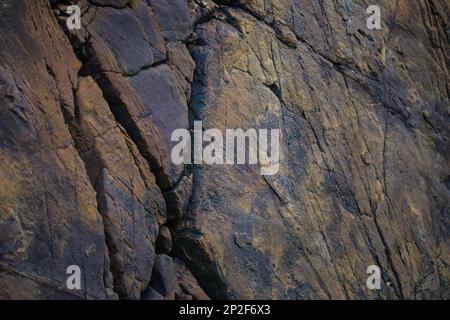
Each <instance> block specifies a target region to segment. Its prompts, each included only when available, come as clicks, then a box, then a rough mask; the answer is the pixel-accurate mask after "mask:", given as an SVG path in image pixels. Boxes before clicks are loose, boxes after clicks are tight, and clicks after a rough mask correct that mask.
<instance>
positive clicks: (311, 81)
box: [0, 0, 450, 300]
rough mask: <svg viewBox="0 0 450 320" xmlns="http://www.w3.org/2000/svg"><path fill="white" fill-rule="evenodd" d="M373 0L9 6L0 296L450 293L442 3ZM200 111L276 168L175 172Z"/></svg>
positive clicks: (3, 66) (152, 0) (446, 35)
mask: <svg viewBox="0 0 450 320" xmlns="http://www.w3.org/2000/svg"><path fill="white" fill-rule="evenodd" d="M378 2H379V3H378V4H379V5H380V7H381V12H382V28H381V29H380V30H369V29H368V28H367V27H366V19H367V17H368V14H367V13H366V8H367V7H368V6H369V5H370V4H372V3H368V2H367V1H346V0H330V1H311V0H268V1H256V0H236V1H233V0H230V1H219V0H217V1H212V0H170V1H166V0H120V1H119V0H90V1H87V0H80V1H56V0H39V1H25V0H14V1H12V0H0V31H2V32H1V33H0V299H20V298H22V299H23V298H24V299H47V298H51V299H117V298H121V299H148V300H150V299H156V300H158V299H208V298H209V297H210V298H230V299H232V298H246V299H254V298H260V299H311V298H321V299H345V298H347V299H367V298H369V299H370V298H383V299H399V298H408V299H430V298H432V299H437V298H447V299H448V298H449V297H450V270H449V265H450V239H449V237H450V207H449V201H448V200H449V199H450V182H449V181H450V142H449V139H450V130H449V129H450V126H449V123H450V121H449V120H450V119H449V118H450V103H449V99H450V95H449V92H450V87H449V80H450V73H449V66H450V61H449V56H448V52H449V49H450V48H449V46H450V44H449V43H450V41H449V40H450V32H449V11H450V5H449V3H448V1H446V0H428V1H426V0H414V1H410V0H398V1H388V0H383V1H378ZM74 3H76V4H78V5H79V6H80V7H81V9H82V29H81V30H78V31H71V30H67V27H66V23H65V21H66V19H67V15H66V13H65V9H66V7H67V6H68V5H69V4H74ZM194 120H202V121H203V127H204V128H205V129H209V128H218V129H220V130H225V129H227V128H231V129H234V128H243V129H248V128H265V129H276V128H278V129H281V132H282V136H281V149H280V151H281V152H280V153H281V161H280V170H279V172H278V173H277V174H276V175H273V176H262V175H260V170H259V167H258V166H257V165H234V166H230V165H215V166H208V165H192V166H186V167H185V166H182V165H175V164H173V162H172V161H171V157H170V154H171V149H172V147H173V146H174V142H173V141H171V134H172V132H173V130H175V129H182V128H185V129H189V128H192V126H193V121H194ZM70 265H78V266H80V268H81V270H82V274H83V278H82V288H81V290H68V289H67V287H66V279H67V277H68V274H66V269H67V267H68V266H70ZM369 265H378V266H379V267H380V268H381V270H382V276H383V284H382V289H381V290H379V291H371V290H368V289H367V287H366V279H367V276H368V275H367V274H366V269H367V267H368V266H369ZM388 283H389V285H388Z"/></svg>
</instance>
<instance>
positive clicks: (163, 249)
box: [156, 226, 172, 254]
mask: <svg viewBox="0 0 450 320" xmlns="http://www.w3.org/2000/svg"><path fill="white" fill-rule="evenodd" d="M171 251H172V235H171V234H170V230H169V228H167V227H166V226H162V227H161V228H160V229H159V235H158V238H157V239H156V253H159V254H161V253H164V254H169V253H170V252H171Z"/></svg>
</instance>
